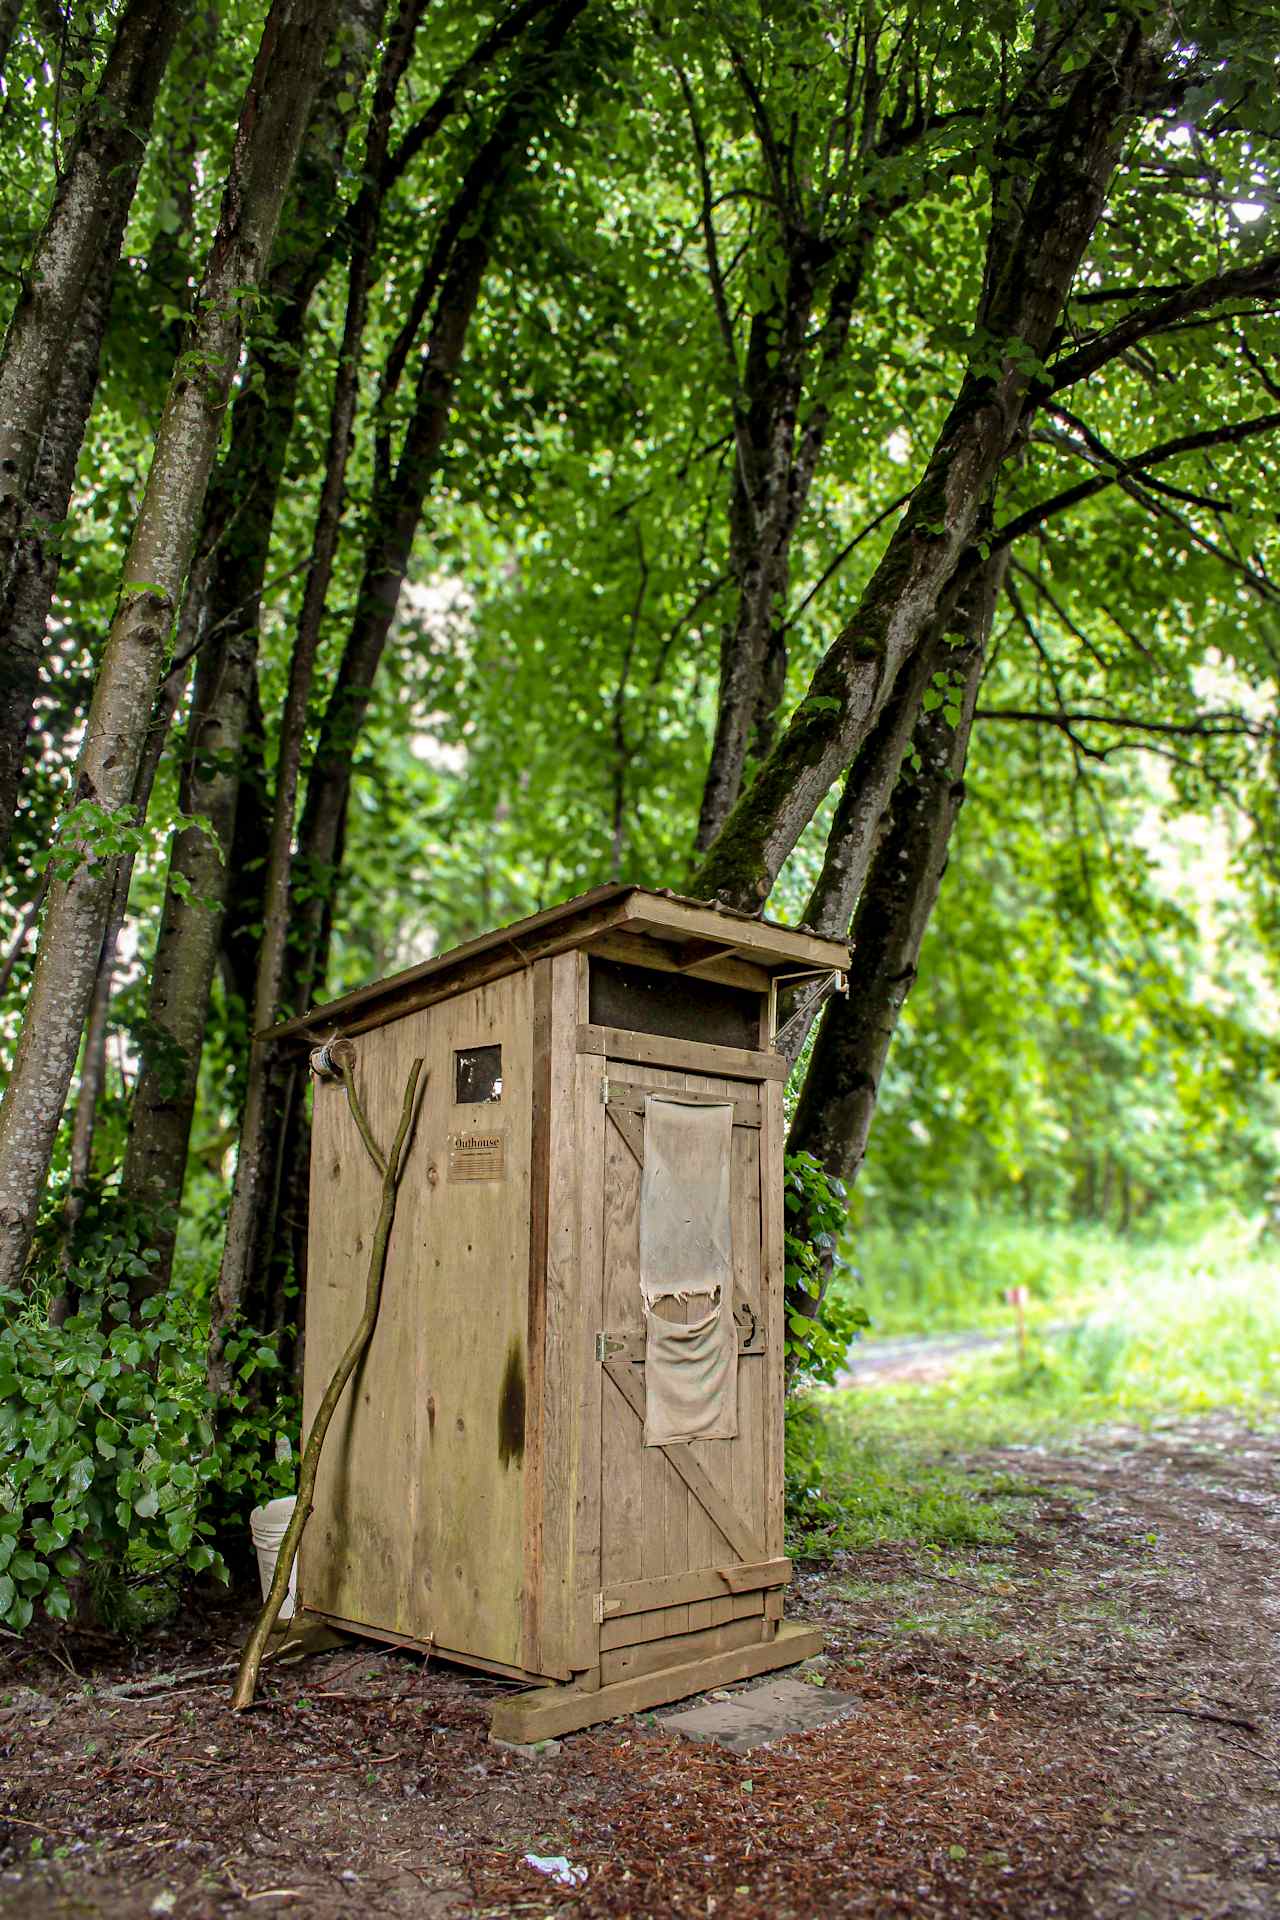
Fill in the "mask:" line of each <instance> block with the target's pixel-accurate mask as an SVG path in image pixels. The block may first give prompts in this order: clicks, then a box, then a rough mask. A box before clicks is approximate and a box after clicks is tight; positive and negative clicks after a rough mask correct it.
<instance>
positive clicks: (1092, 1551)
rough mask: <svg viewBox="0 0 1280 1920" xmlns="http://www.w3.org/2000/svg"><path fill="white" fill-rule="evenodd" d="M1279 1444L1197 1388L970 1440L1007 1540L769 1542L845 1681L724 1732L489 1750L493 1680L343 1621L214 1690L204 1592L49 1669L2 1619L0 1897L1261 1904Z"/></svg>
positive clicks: (830, 1670)
mask: <svg viewBox="0 0 1280 1920" xmlns="http://www.w3.org/2000/svg"><path fill="white" fill-rule="evenodd" d="M1278 1465H1280V1437H1278V1436H1274V1435H1273V1436H1271V1437H1263V1436H1261V1435H1258V1434H1250V1433H1248V1432H1247V1431H1245V1430H1244V1429H1241V1428H1238V1427H1235V1426H1233V1425H1232V1424H1231V1423H1230V1422H1228V1421H1226V1420H1224V1419H1220V1418H1208V1419H1205V1420H1201V1421H1199V1422H1194V1423H1184V1424H1182V1425H1181V1426H1179V1427H1178V1428H1176V1429H1171V1430H1167V1431H1165V1432H1163V1433H1159V1434H1156V1435H1154V1436H1146V1437H1144V1436H1141V1435H1138V1434H1134V1433H1124V1432H1111V1433H1107V1434H1103V1435H1100V1436H1098V1437H1097V1438H1096V1439H1095V1440H1093V1441H1092V1442H1091V1443H1090V1445H1089V1448H1088V1450H1087V1451H1079V1452H1063V1453H1059V1454H1055V1455H1049V1454H1047V1453H1044V1452H1041V1451H1037V1450H1016V1451H1014V1452H1011V1453H1002V1454H1000V1455H992V1456H989V1457H985V1458H982V1459H979V1460H976V1461H974V1462H973V1463H972V1471H973V1475H974V1485H975V1492H977V1491H979V1490H980V1489H982V1488H983V1487H984V1486H985V1485H986V1484H987V1483H988V1481H989V1480H990V1479H991V1478H992V1476H993V1475H995V1474H997V1473H998V1474H1000V1475H1005V1474H1007V1473H1008V1472H1009V1471H1010V1470H1012V1471H1013V1472H1015V1473H1017V1474H1019V1475H1021V1476H1022V1477H1023V1479H1024V1480H1025V1481H1026V1482H1028V1483H1029V1489H1028V1492H1027V1494H1026V1496H1025V1497H1024V1498H1022V1499H1020V1500H1018V1501H1017V1502H1016V1503H1015V1504H1016V1506H1017V1508H1018V1511H1019V1516H1020V1517H1019V1519H1018V1522H1017V1526H1018V1533H1017V1537H1016V1539H1014V1540H1013V1541H1012V1542H1011V1543H1010V1544H1009V1545H1007V1546H1004V1547H993V1548H989V1549H984V1550H982V1551H981V1552H971V1553H966V1554H965V1555H964V1556H963V1557H959V1556H957V1557H954V1558H948V1559H946V1560H942V1559H939V1558H938V1557H936V1556H932V1555H919V1554H916V1553H913V1552H909V1551H907V1550H904V1549H889V1550H884V1549H881V1550H878V1551H876V1552H875V1553H871V1554H861V1555H856V1556H855V1555H842V1556H840V1558H839V1559H838V1560H837V1561H836V1562H835V1563H833V1564H832V1565H831V1566H829V1567H826V1568H824V1569H822V1570H820V1571H819V1570H810V1571H802V1573H801V1575H800V1577H799V1579H798V1580H797V1583H796V1590H795V1593H794V1595H793V1605H792V1611H793V1612H796V1613H799V1614H804V1615H807V1616H808V1617H811V1618H816V1619H821V1620H822V1621H823V1622H824V1623H825V1624H826V1626H827V1629H828V1647H829V1654H828V1657H827V1660H826V1663H825V1665H824V1666H823V1667H822V1668H821V1670H820V1672H819V1673H818V1674H817V1675H816V1676H815V1677H817V1678H820V1679H821V1680H822V1682H823V1683H824V1684H825V1685H826V1686H829V1687H840V1688H847V1689H850V1690H852V1692H853V1693H854V1694H855V1695H856V1697H857V1701H858V1710H857V1711H856V1712H855V1713H854V1714H853V1715H852V1716H851V1717H850V1718H849V1719H847V1720H846V1721H844V1722H842V1723H840V1724H839V1725H837V1726H835V1727H832V1728H828V1729H825V1730H822V1731H818V1732H814V1733H810V1734H806V1735H802V1736H798V1737H796V1738H795V1739H793V1740H791V1741H789V1742H787V1743H785V1744H783V1745H782V1746H779V1747H775V1748H771V1749H769V1750H767V1751H757V1752H756V1753H753V1754H750V1755H748V1756H745V1757H739V1756H735V1755H731V1754H727V1753H722V1752H720V1751H719V1750H718V1749H712V1748H706V1747H694V1746H690V1745H688V1744H686V1743H683V1742H679V1741H676V1740H673V1739H672V1738H670V1737H669V1736H668V1735H666V1734H664V1733H662V1732H661V1731H660V1730H659V1729H657V1728H656V1727H655V1726H653V1725H651V1724H645V1723H643V1722H641V1721H636V1720H632V1721H627V1722H620V1723H617V1724H615V1725H613V1726H611V1727H606V1728H600V1729H596V1730H594V1731H591V1732H587V1733H583V1734H578V1735H575V1736H574V1737H573V1738H571V1739H568V1740H566V1741H565V1742H564V1743H563V1745H562V1747H561V1748H560V1750H559V1751H558V1752H556V1753H554V1754H549V1755H547V1756H546V1757H544V1758H539V1759H527V1758H524V1757H521V1756H518V1755H515V1754H512V1753H508V1752H502V1751H499V1750H497V1749H495V1748H493V1747H491V1746H489V1745H488V1744H487V1742H486V1739H485V1718H484V1709H485V1705H486V1703H487V1701H488V1699H489V1698H490V1697H491V1691H492V1683H489V1682H485V1681H480V1680H478V1679H476V1678H474V1677H468V1676H466V1675H463V1674H461V1673H459V1672H457V1671H453V1670H448V1669H443V1668H439V1667H435V1666H426V1667H424V1666H423V1665H422V1663H421V1662H420V1661H418V1660H416V1659H414V1658H411V1657H409V1656H406V1655H403V1654H399V1653H391V1652H386V1651H382V1650H380V1649H377V1648H374V1647H359V1646H354V1645H353V1646H350V1647H344V1648H342V1649H341V1650H339V1651H337V1652H334V1653H331V1654H326V1655H323V1656H320V1657H318V1658H317V1659H314V1660H312V1661H310V1662H308V1663H307V1664H306V1667H305V1670H302V1669H294V1670H293V1671H291V1672H288V1673H285V1674H281V1675H280V1676H279V1677H278V1678H277V1679H275V1680H274V1681H273V1682H272V1683H271V1684H270V1686H269V1687H268V1689H267V1699H266V1700H265V1702H264V1704H263V1706H262V1708H261V1709H260V1710H258V1711H255V1712H254V1713H253V1714H251V1715H247V1716H239V1717H236V1716H233V1715H232V1714H231V1713H230V1712H229V1710H228V1709H227V1706H226V1680H225V1677H224V1676H223V1675H221V1674H219V1673H216V1672H212V1673H211V1672H210V1671H209V1669H210V1667H212V1666H216V1664H217V1662H218V1661H219V1659H220V1658H226V1657H228V1656H229V1653H230V1649H231V1647H232V1645H233V1642H234V1638H235V1634H236V1632H237V1631H238V1630H239V1625H240V1623H239V1621H238V1620H236V1619H234V1618H232V1617H229V1616H223V1617H222V1618H221V1619H220V1620H214V1621H212V1622H211V1623H209V1624H208V1625H207V1626H206V1627H205V1628H203V1629H202V1630H201V1632H200V1633H199V1634H191V1635H188V1636H187V1637H186V1638H184V1639H173V1638H171V1639H169V1640H168V1641H162V1642H159V1643H158V1644H156V1645H155V1646H154V1647H152V1648H150V1649H148V1650H146V1651H145V1652H141V1653H139V1654H138V1655H137V1656H136V1657H135V1658H134V1659H133V1660H132V1661H130V1662H127V1663H123V1662H120V1661H112V1660H111V1659H109V1658H108V1659H106V1660H102V1661H99V1662H98V1663H97V1664H96V1665H95V1664H94V1662H93V1661H92V1659H91V1658H90V1652H91V1649H90V1648H89V1646H88V1645H87V1644H85V1643H75V1642H72V1643H70V1649H69V1651H70V1656H71V1658H72V1659H73V1661H74V1664H75V1668H76V1673H75V1674H74V1675H73V1674H72V1673H71V1672H70V1671H67V1670H65V1669H64V1668H60V1667H58V1666H55V1665H53V1664H52V1663H51V1662H49V1661H48V1660H47V1659H44V1658H41V1657H38V1656H36V1655H35V1654H33V1653H31V1652H30V1651H27V1652H25V1653H24V1652H22V1651H20V1650H17V1649H15V1648H13V1647H12V1646H11V1645H10V1646H9V1649H8V1654H7V1659H6V1662H5V1672H4V1676H3V1678H2V1679H0V1847H2V1848H3V1849H4V1851H3V1852H2V1853H0V1913H3V1914H4V1915H6V1916H10V1915H12V1916H18V1915H21V1916H26V1915H31V1916H33V1917H34V1916H41V1917H43V1916H54V1915H57V1916H64V1915H65V1916H68V1917H70V1916H77V1917H80V1916H83V1917H84V1920H92V1917H93V1916H102V1917H103V1920H117V1917H118V1916H124V1915H129V1916H134V1915H148V1914H157V1915H163V1914H169V1913H172V1914H174V1915H177V1916H179V1920H185V1917H188V1916H189V1917H190V1920H222V1916H227V1915H232V1914H235V1915H274V1914H282V1915H283V1914H294V1915H300V1916H307V1917H308V1920H310V1916H316V1920H332V1917H335V1916H339V1915H343V1916H345V1915H353V1916H354V1915H365V1914H385V1915H396V1916H399V1915H406V1916H441V1920H444V1916H459V1915H489V1914H492V1915H506V1914H552V1913H564V1914H569V1913H571V1912H576V1913H577V1914H580V1915H583V1916H590V1915H628V1914H630V1915H634V1916H637V1917H639V1916H655V1917H657V1916H665V1915H679V1916H695V1915H696V1916H698V1917H699V1920H704V1917H705V1916H711V1915H714V1916H716V1920H723V1917H724V1916H734V1917H735V1920H759V1917H762V1916H765V1915H769V1916H771V1917H772V1916H780V1917H785V1916H796V1917H797V1920H811V1917H812V1916H817V1915H826V1914H850V1915H876V1916H880V1915H884V1916H889V1915H902V1916H905V1915H914V1916H920V1917H921V1920H924V1917H926V1916H935V1915H936V1916H941V1915H948V1916H950V1915H955V1916H967V1915H975V1916H979V1915H980V1916H1000V1915H1006V1916H1010V1917H1011V1920H1012V1917H1014V1916H1016V1920H1042V1916H1045V1917H1047V1916H1050V1915H1062V1916H1081V1917H1083V1916H1095V1915H1096V1916H1105V1920H1113V1917H1114V1916H1127V1917H1129V1920H1138V1917H1139V1916H1146V1920H1166V1916H1168V1917H1169V1920H1172V1917H1173V1916H1175V1915H1176V1916H1180V1917H1181V1916H1196V1920H1215V1917H1216V1916H1231V1920H1263V1916H1267V1917H1268V1920H1272V1917H1273V1916H1275V1915H1276V1914H1277V1913H1280V1741H1278V1740H1277V1718H1276V1708H1277V1700H1276V1697H1275V1695H1276V1690H1277V1685H1278V1684H1280V1677H1278V1676H1277V1669H1276V1653H1277V1644H1276V1636H1277V1628H1278V1627H1280V1590H1278V1589H1277V1584H1276V1580H1275V1571H1274V1570H1275V1567H1276V1553H1277V1549H1278V1548H1280V1498H1278V1497H1277V1490H1278V1483H1277V1466H1278ZM1032 1488H1034V1490H1031V1489H1032ZM103 1651H104V1652H105V1651H106V1650H105V1649H104V1650H103ZM175 1670H178V1671H179V1672H180V1673H181V1674H182V1675H183V1676H184V1678H183V1682H182V1684H181V1685H180V1686H178V1687H172V1686H170V1687H166V1688H165V1689H164V1690H162V1691H158V1690H154V1689H155V1688H156V1686H157V1683H158V1680H159V1678H160V1676H162V1675H164V1674H171V1673H172V1672H173V1671H175ZM148 1689H152V1690H150V1691H149V1690H148ZM526 1852H536V1853H539V1854H542V1855H554V1854H561V1853H563V1854H565V1855H567V1856H568V1858H569V1860H570V1861H572V1862H573V1863H574V1864H575V1865H581V1866H585V1867H586V1868H587V1870H588V1878H587V1880H586V1882H585V1884H584V1885H581V1886H578V1887H575V1888H573V1889H569V1888H560V1887H557V1886H555V1885H553V1884H552V1883H551V1882H549V1881H548V1880H547V1879H546V1878H545V1877H543V1876H542V1875H540V1874H539V1873H537V1872H536V1871H535V1870H534V1869H533V1868H532V1867H530V1866H528V1865H526V1864H525V1863H524V1859H523V1856H524V1854H525V1853H526Z"/></svg>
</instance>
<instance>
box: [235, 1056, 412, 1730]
mask: <svg viewBox="0 0 1280 1920" xmlns="http://www.w3.org/2000/svg"><path fill="white" fill-rule="evenodd" d="M354 1053H355V1049H354V1048H353V1047H351V1046H350V1045H347V1046H345V1047H344V1046H342V1044H341V1043H339V1044H338V1045H337V1046H335V1047H334V1048H332V1049H331V1054H332V1062H333V1065H334V1066H335V1067H336V1068H337V1070H338V1072H339V1073H340V1074H341V1075H342V1083H343V1085H344V1087H345V1088H346V1090H347V1102H348V1104H349V1106H350V1108H351V1113H352V1117H353V1118H354V1120H355V1123H356V1126H357V1127H358V1128H359V1131H360V1138H361V1139H362V1140H363V1141H364V1144H365V1148H366V1150H367V1152H368V1154H369V1158H370V1159H371V1160H372V1161H373V1164H374V1165H375V1167H377V1169H378V1171H379V1173H380V1174H381V1175H382V1206H381V1209H380V1210H379V1213H378V1225H377V1228H376V1230H375V1232H374V1236H373V1250H372V1252H371V1253H370V1256H369V1278H368V1281H367V1283H366V1285H365V1295H364V1312H363V1313H362V1314H361V1316H360V1324H359V1326H358V1327H357V1328H356V1330H355V1332H354V1333H353V1334H352V1336H351V1339H350V1341H349V1342H348V1344H347V1350H346V1352H345V1353H344V1354H343V1356H342V1358H341V1360H340V1361H339V1362H338V1365H337V1368H336V1370H335V1372H334V1375H333V1378H332V1380H330V1382H329V1384H328V1386H327V1387H326V1388H325V1390H324V1394H323V1397H322V1398H321V1401H320V1405H319V1406H318V1407H317V1408H316V1417H315V1419H314V1420H313V1421H312V1423H311V1431H310V1433H309V1434H308V1435H307V1444H306V1446H305V1447H304V1449H303V1453H302V1465H301V1467H300V1468H299V1469H298V1499H297V1504H296V1506H295V1507H294V1509H293V1518H292V1519H291V1520H290V1522H289V1525H288V1527H287V1528H286V1530H285V1536H284V1539H283V1540H282V1541H281V1543H280V1556H279V1558H278V1559H277V1561H276V1570H275V1576H274V1578H273V1579H272V1582H271V1587H270V1590H269V1592H268V1594H267V1597H266V1599H265V1600H264V1601H263V1603H262V1612H261V1613H260V1614H259V1615H258V1617H257V1619H256V1620H255V1621H254V1624H253V1631H252V1633H251V1634H250V1635H249V1638H248V1639H247V1640H246V1641H245V1643H244V1652H243V1653H242V1654H241V1656H240V1671H239V1673H238V1674H237V1675H236V1690H235V1696H234V1698H233V1700H232V1705H233V1706H234V1707H235V1708H237V1709H239V1708H241V1707H250V1706H252V1705H253V1696H254V1693H255V1691H256V1689H257V1685H258V1668H259V1667H260V1666H261V1664H262V1656H263V1654H264V1653H265V1651H266V1646H267V1640H268V1638H269V1637H270V1634H271V1629H272V1628H273V1627H274V1626H275V1623H276V1620H277V1619H278V1617H279V1614H280V1608H281V1605H282V1604H283V1601H284V1597H285V1594H286V1593H287V1592H288V1591H289V1575H290V1574H291V1573H292V1571H293V1563H294V1560H295V1559H296V1557H297V1553H298V1544H299V1542H300V1541H301V1539H302V1533H303V1529H304V1528H305V1526H306V1524H307V1521H308V1520H309V1519H310V1518H311V1513H312V1502H313V1499H314V1496H315V1490H316V1473H317V1470H318V1469H319V1466H320V1450H321V1448H322V1447H323V1446H324V1441H325V1435H326V1434H327V1433H328V1431H329V1423H330V1421H331V1420H332V1419H333V1416H334V1414H335V1412H336V1411H337V1406H338V1402H339V1400H340V1399H341V1398H342V1392H343V1388H344V1387H345V1386H346V1384H347V1382H348V1380H349V1379H350V1378H351V1376H352V1374H353V1373H354V1372H355V1370H356V1367H357V1365H358V1364H359V1362H360V1360H361V1358H362V1357H363V1355H364V1352H365V1350H366V1348H367V1347H368V1345H369V1342H370V1341H371V1340H372V1338H373V1330H374V1328H375V1327H376V1326H377V1324H378V1308H379V1306H380V1305H381V1302H382V1282H383V1278H384V1276H385V1274H386V1271H387V1247H388V1245H389V1243H390V1240H391V1226H392V1222H393V1221H394V1219H395V1217H396V1197H397V1194H398V1191H399V1179H400V1162H401V1159H402V1158H403V1156H404V1152H405V1145H406V1142H407V1141H408V1138H409V1133H410V1129H411V1128H412V1125H413V1116H414V1108H415V1104H416V1100H417V1092H418V1077H419V1075H420V1074H421V1072H422V1062H421V1060H415V1061H414V1063H413V1065H412V1067H411V1068H410V1069H409V1079H408V1082H407V1084H406V1086H405V1090H404V1104H403V1106H402V1108H401V1110H400V1125H399V1127H398V1128H397V1129H396V1137H395V1140H394V1142H393V1144H392V1148H391V1151H390V1153H389V1154H388V1155H387V1156H386V1158H385V1160H384V1158H383V1156H382V1154H381V1153H380V1152H379V1150H378V1147H377V1144H376V1142H375V1141H374V1138H373V1135H372V1133H371V1132H370V1129H369V1123H368V1121H367V1120H366V1119H365V1115H364V1109H363V1107H362V1106H361V1105H360V1098H359V1095H358V1094H357V1093H356V1085H355V1075H354V1072H353V1066H354Z"/></svg>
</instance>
